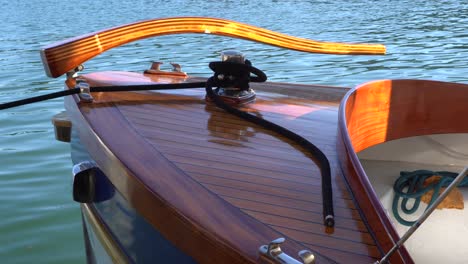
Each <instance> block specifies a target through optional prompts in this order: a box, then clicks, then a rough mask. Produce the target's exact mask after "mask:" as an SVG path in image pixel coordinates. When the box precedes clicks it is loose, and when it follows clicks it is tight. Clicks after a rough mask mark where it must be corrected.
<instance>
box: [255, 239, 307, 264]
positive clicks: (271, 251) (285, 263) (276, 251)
mask: <svg viewBox="0 0 468 264" xmlns="http://www.w3.org/2000/svg"><path fill="white" fill-rule="evenodd" d="M284 241H286V239H284V238H283V237H280V238H277V239H275V240H273V241H271V242H270V243H269V244H268V245H263V246H261V247H260V248H259V249H258V250H259V252H260V256H261V257H263V258H266V260H268V261H270V262H273V263H281V264H314V263H315V256H314V254H312V252H310V251H309V250H301V251H299V257H300V258H301V260H302V262H301V261H298V260H296V259H294V258H292V257H290V256H289V255H288V254H286V253H284V252H283V251H282V250H281V247H280V246H281V244H283V243H284Z"/></svg>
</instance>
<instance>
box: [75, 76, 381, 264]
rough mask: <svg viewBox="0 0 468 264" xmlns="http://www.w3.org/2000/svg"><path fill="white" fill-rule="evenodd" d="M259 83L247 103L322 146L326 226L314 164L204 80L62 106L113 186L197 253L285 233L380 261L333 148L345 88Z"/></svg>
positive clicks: (328, 251)
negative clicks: (240, 114)
mask: <svg viewBox="0 0 468 264" xmlns="http://www.w3.org/2000/svg"><path fill="white" fill-rule="evenodd" d="M84 78H86V79H87V80H88V81H89V82H90V84H91V85H100V86H101V85H110V84H114V85H122V84H144V83H151V82H169V81H171V82H183V81H190V80H193V79H187V80H186V79H184V78H179V79H178V78H169V79H168V78H165V77H161V76H157V77H155V76H150V75H141V74H136V73H121V72H103V73H95V74H87V75H85V76H84ZM164 78H165V79H164ZM109 80H112V81H111V82H109ZM254 88H257V91H258V99H257V101H256V103H255V104H252V105H249V106H248V108H245V109H244V110H246V111H249V112H252V113H255V114H257V115H260V116H262V117H264V118H266V119H268V120H270V121H273V122H275V123H278V124H280V125H283V126H285V127H287V128H288V129H291V130H293V131H296V132H298V133H299V134H301V135H303V136H304V137H306V138H308V139H309V140H311V141H312V142H313V143H314V144H317V146H318V147H319V148H321V149H322V150H323V151H324V152H325V154H326V155H327V156H328V157H329V159H330V163H331V166H332V176H333V179H332V183H333V190H334V194H333V199H334V207H335V214H336V226H335V228H334V229H325V228H324V226H323V225H322V219H321V218H322V201H321V186H320V184H321V180H320V170H319V167H318V166H317V165H316V164H315V163H314V161H313V160H311V159H310V157H308V155H307V154H305V153H304V152H303V150H302V149H301V148H300V146H297V145H295V144H292V143H291V142H290V141H289V140H288V139H285V138H282V137H280V136H278V135H276V134H275V133H273V132H270V131H267V130H265V129H262V128H260V127H258V126H256V125H253V124H251V123H248V122H246V121H244V120H241V119H239V118H236V117H234V116H231V115H230V114H227V113H225V112H224V111H223V110H221V109H218V108H216V107H214V106H213V105H210V104H207V103H206V102H205V100H204V91H203V89H200V90H197V89H190V90H183V91H164V92H138V93H136V92H135V93H131V92H121V93H95V94H93V95H94V97H95V102H93V103H92V104H84V103H80V104H79V107H78V108H77V107H76V103H75V102H74V101H73V100H68V101H67V111H68V112H71V113H72V120H73V124H74V125H75V127H78V129H79V130H80V138H81V140H82V142H84V144H85V145H86V146H87V148H88V149H89V151H90V152H91V153H92V155H93V158H94V159H96V161H97V162H98V164H100V166H101V167H102V168H101V169H102V170H103V171H104V172H105V173H106V175H108V176H109V177H110V180H111V181H112V182H113V184H114V185H115V186H116V188H117V189H118V190H119V191H120V192H121V193H122V194H123V195H124V197H125V198H126V199H127V200H128V201H129V202H130V203H131V204H132V205H133V206H135V208H136V210H137V211H138V212H139V213H140V214H142V215H143V216H144V217H145V218H146V219H147V220H148V221H149V222H150V223H151V224H152V225H153V226H155V228H158V230H161V232H162V233H163V234H164V236H166V237H167V238H168V239H169V240H171V241H172V242H173V243H174V244H175V245H176V246H177V247H179V248H181V249H182V250H183V251H185V252H186V253H188V254H190V255H191V256H193V257H194V258H195V259H197V260H198V261H200V262H203V263H214V262H218V263H219V262H222V263H226V262H229V263H231V262H233V263H238V262H239V263H240V262H256V261H257V260H258V259H257V249H258V247H259V246H260V245H262V244H266V243H268V241H271V240H272V239H274V238H277V237H286V238H287V241H288V242H287V244H286V245H285V246H284V248H285V250H286V251H287V252H288V254H290V255H292V256H295V255H296V253H297V252H298V251H299V250H301V249H304V248H309V249H311V250H312V251H313V252H316V253H319V254H321V255H324V256H326V257H328V258H330V259H331V260H334V261H337V262H341V263H363V262H368V263H372V262H373V261H375V260H376V259H377V258H379V257H380V256H381V255H382V252H381V250H380V249H379V247H380V245H379V243H378V241H375V239H374V234H372V233H371V232H370V231H369V227H368V226H367V224H366V221H365V219H363V218H362V211H360V205H358V204H356V203H355V201H354V198H353V195H352V193H351V192H350V191H349V186H348V184H347V182H346V181H345V179H344V177H343V174H342V171H341V168H340V167H339V163H338V154H337V151H336V143H337V142H336V133H337V121H336V120H337V115H338V100H339V98H340V97H341V96H343V95H344V93H345V92H346V91H347V89H342V88H336V87H335V88H332V87H323V86H305V85H288V86H286V84H273V83H266V84H261V85H256V86H255V85H254ZM261 90H265V91H268V92H269V93H262V92H261ZM271 91H274V92H275V93H270V92H271ZM296 96H297V97H296ZM116 131H118V133H116ZM207 252H210V254H209V257H208V256H207V254H206V253H207ZM319 260H320V263H326V262H327V260H326V259H325V258H324V257H322V258H320V259H319Z"/></svg>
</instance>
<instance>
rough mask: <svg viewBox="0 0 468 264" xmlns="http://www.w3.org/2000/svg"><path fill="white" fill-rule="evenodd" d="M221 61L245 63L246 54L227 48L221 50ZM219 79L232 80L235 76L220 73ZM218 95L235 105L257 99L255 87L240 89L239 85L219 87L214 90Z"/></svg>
mask: <svg viewBox="0 0 468 264" xmlns="http://www.w3.org/2000/svg"><path fill="white" fill-rule="evenodd" d="M221 61H229V62H237V63H241V64H245V61H246V60H245V56H244V54H243V53H242V52H239V51H236V50H225V51H223V52H221ZM217 78H218V80H220V81H224V80H229V81H232V80H233V79H234V78H235V77H234V76H232V75H224V74H218V75H217ZM214 93H216V94H217V95H218V96H220V97H221V98H222V99H223V100H224V102H226V103H228V104H233V105H244V104H248V103H251V102H253V101H255V96H256V94H255V91H254V90H253V89H250V88H249V89H247V90H240V89H239V88H237V87H224V88H221V87H218V88H216V89H215V90H214Z"/></svg>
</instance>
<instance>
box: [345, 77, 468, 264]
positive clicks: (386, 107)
mask: <svg viewBox="0 0 468 264" xmlns="http://www.w3.org/2000/svg"><path fill="white" fill-rule="evenodd" d="M466 102H468V84H457V83H449V82H437V81H424V80H381V81H374V82H370V83H365V84H363V85H361V86H358V87H357V88H355V89H353V90H351V91H349V92H348V93H347V94H346V95H345V97H344V98H343V100H342V102H341V106H340V110H339V116H338V117H339V122H338V140H337V142H338V143H337V144H338V146H337V147H338V150H339V158H340V165H341V167H342V169H343V172H344V175H345V177H346V179H347V181H348V183H349V184H350V186H351V189H352V191H353V194H354V195H355V198H356V200H357V202H358V203H359V206H360V207H361V208H362V210H363V211H364V212H366V215H365V217H366V219H367V222H368V223H369V226H370V228H371V229H372V230H373V232H374V233H375V235H376V237H377V240H378V241H379V243H380V246H381V247H382V249H383V250H384V251H385V252H388V250H390V248H391V247H392V246H393V244H394V243H395V242H396V241H397V240H398V239H399V236H398V234H397V232H396V230H395V229H394V227H393V224H392V223H391V222H390V220H389V219H388V217H387V214H386V212H385V209H384V208H383V207H382V205H381V203H380V201H379V198H378V197H377V195H376V194H375V192H374V190H373V187H372V185H371V183H370V181H369V179H368V177H367V175H366V173H365V171H364V169H363V167H362V165H361V163H360V161H359V158H358V156H357V154H356V153H357V152H359V151H361V150H364V149H366V148H368V147H371V146H374V145H377V144H380V143H384V142H387V141H390V140H395V139H399V138H405V137H412V136H420V135H430V134H445V133H468V122H467V120H466V116H468V107H467V106H466ZM391 261H392V263H411V261H410V257H409V255H408V253H407V251H406V250H405V249H404V248H401V249H400V250H399V252H398V253H397V254H394V256H393V257H392V260H391Z"/></svg>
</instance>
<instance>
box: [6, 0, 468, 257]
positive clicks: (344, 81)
mask: <svg viewBox="0 0 468 264" xmlns="http://www.w3.org/2000/svg"><path fill="white" fill-rule="evenodd" d="M0 6H1V7H2V8H1V9H0V30H1V32H0V102H6V101H10V100H15V99H19V98H24V97H27V96H35V95H40V94H44V93H47V92H52V91H58V90H60V89H61V88H62V86H63V84H62V83H63V78H59V79H50V78H47V77H46V76H45V74H44V72H43V68H42V64H41V61H40V56H39V50H40V48H41V47H42V46H44V45H46V44H49V43H52V42H55V41H59V40H62V39H65V38H68V37H73V36H76V35H81V34H84V33H88V32H92V31H96V30H99V29H104V28H108V27H112V26H117V25H120V24H124V23H130V22H134V21H137V20H142V19H150V18H160V17H168V16H213V17H220V18H227V19H232V20H238V21H241V22H244V23H249V24H253V25H257V26H261V27H265V28H268V29H271V30H275V31H279V32H282V33H287V34H290V35H295V36H300V37H308V38H312V39H316V40H324V41H326V40H327V41H346V42H376V43H382V44H386V45H387V50H388V55H386V56H362V57H353V56H334V55H316V54H305V53H300V52H295V51H286V50H281V49H279V48H275V47H270V46H264V45H260V44H253V43H250V42H246V41H242V40H231V39H227V38H222V37H215V36H205V35H186V36H165V37H160V38H157V39H150V40H144V41H139V42H136V43H132V44H129V45H126V46H124V47H121V48H118V49H115V50H112V51H109V52H107V53H105V54H103V55H100V56H98V57H97V58H95V59H94V60H92V61H90V62H88V63H86V64H85V67H86V72H91V71H96V70H133V71H141V70H144V69H145V68H147V67H148V66H149V62H150V61H152V60H160V61H166V62H169V61H174V62H179V63H181V64H182V65H183V70H184V71H187V72H188V73H191V74H195V75H199V76H203V75H205V76H206V75H207V74H209V70H208V69H207V63H208V62H209V61H212V60H214V59H217V58H218V54H219V51H221V50H224V49H232V48H234V49H238V50H241V51H243V52H244V53H246V55H247V56H248V57H249V58H250V59H251V60H252V61H253V62H254V64H255V66H256V67H258V68H260V69H262V70H265V72H266V73H267V75H268V76H269V78H270V80H273V81H283V82H300V83H317V84H324V85H340V86H350V87H351V86H355V85H357V84H359V83H362V82H366V81H370V80H374V79H387V78H392V79H398V78H416V79H432V80H441V81H452V82H461V83H468V77H467V76H468V59H467V58H468V26H467V25H468V1H461V0H460V1H457V0H453V1H427V0H424V1H422V0H414V1H411V0H402V1H391V0H382V1H364V0H362V1H357V0H354V1H353V0H337V1H274V0H266V1H201V0H200V1H188V0H186V1H182V0H179V1H124V0H119V1H117V0H111V1H88V0H82V1H75V2H72V1H54V0H38V1H25V0H16V1H11V0H0ZM62 109H63V102H62V100H60V99H56V100H52V101H48V102H43V103H37V104H34V105H29V106H24V107H20V108H16V109H11V110H5V111H2V112H0V161H1V163H0V263H83V262H84V261H85V259H84V247H83V242H82V234H81V222H80V221H81V219H80V214H79V207H78V205H77V204H76V203H74V202H73V201H72V199H71V161H70V156H69V146H68V145H67V144H65V143H60V142H57V141H55V140H54V137H53V128H52V125H51V123H50V118H51V117H52V116H53V115H54V114H55V113H57V112H60V111H61V110H62Z"/></svg>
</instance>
